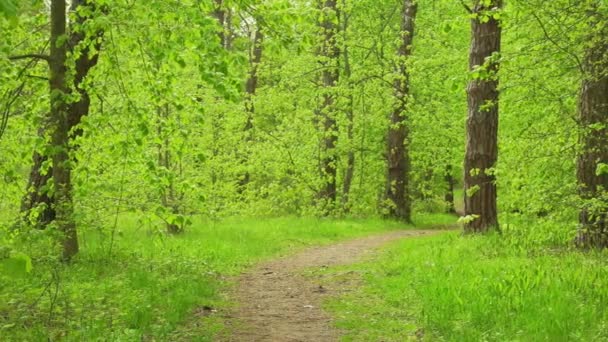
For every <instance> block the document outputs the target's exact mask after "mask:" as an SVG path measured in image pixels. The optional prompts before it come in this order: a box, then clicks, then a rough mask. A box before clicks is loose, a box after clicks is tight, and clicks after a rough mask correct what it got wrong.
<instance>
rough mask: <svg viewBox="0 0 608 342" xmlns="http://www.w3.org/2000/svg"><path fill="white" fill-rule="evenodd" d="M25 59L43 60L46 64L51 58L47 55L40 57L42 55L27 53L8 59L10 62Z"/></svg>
mask: <svg viewBox="0 0 608 342" xmlns="http://www.w3.org/2000/svg"><path fill="white" fill-rule="evenodd" d="M27 58H33V59H42V60H45V61H47V62H49V61H50V60H51V56H49V55H42V54H38V53H28V54H25V55H17V56H9V57H8V59H10V60H11V61H17V60H20V59H27Z"/></svg>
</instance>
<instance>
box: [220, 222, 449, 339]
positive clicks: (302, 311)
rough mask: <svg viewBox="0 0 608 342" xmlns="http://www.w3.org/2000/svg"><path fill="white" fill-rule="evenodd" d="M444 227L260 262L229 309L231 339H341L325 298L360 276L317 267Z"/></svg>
mask: <svg viewBox="0 0 608 342" xmlns="http://www.w3.org/2000/svg"><path fill="white" fill-rule="evenodd" d="M440 232H441V230H402V231H391V232H388V233H381V234H374V235H371V236H368V237H363V238H357V239H354V240H350V241H346V242H342V243H337V244H333V245H329V246H323V247H314V248H310V249H307V250H305V251H303V252H300V253H298V254H295V255H291V256H287V257H282V258H279V259H275V260H272V261H268V262H264V263H261V264H259V265H258V266H257V267H254V268H253V269H250V270H248V271H246V272H245V273H243V274H242V275H241V276H240V277H238V280H237V285H236V287H235V288H234V289H233V292H232V293H231V296H232V297H233V298H232V299H233V300H234V301H236V302H237V305H236V307H235V308H234V309H233V310H232V311H231V312H229V313H228V314H227V317H228V318H227V322H226V327H227V330H231V332H228V333H227V336H224V337H223V338H222V339H223V340H225V341H337V340H338V339H339V337H340V335H341V334H340V331H339V330H338V329H336V328H335V326H334V324H333V322H332V318H331V316H330V315H329V314H328V313H326V312H324V311H323V310H322V302H323V301H325V300H326V299H327V298H328V297H335V296H339V295H342V294H344V293H347V292H350V291H353V290H354V289H356V287H357V284H358V283H360V280H357V279H356V277H347V278H344V279H342V281H340V282H335V281H331V280H329V279H323V278H322V277H317V276H311V274H313V275H314V274H316V272H315V271H316V270H320V269H327V268H330V267H336V266H343V265H350V264H353V263H356V262H359V261H361V260H363V259H368V258H369V257H371V256H373V255H374V253H375V252H376V251H377V250H378V248H380V247H382V246H384V245H386V244H388V243H390V242H393V241H396V240H399V239H404V238H408V237H420V236H425V235H434V234H437V233H440Z"/></svg>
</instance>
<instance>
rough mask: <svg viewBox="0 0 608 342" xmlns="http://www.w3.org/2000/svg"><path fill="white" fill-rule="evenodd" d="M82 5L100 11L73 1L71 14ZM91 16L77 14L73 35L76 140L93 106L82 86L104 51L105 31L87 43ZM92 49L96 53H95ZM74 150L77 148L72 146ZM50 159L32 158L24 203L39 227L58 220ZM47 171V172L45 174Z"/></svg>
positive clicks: (71, 108)
mask: <svg viewBox="0 0 608 342" xmlns="http://www.w3.org/2000/svg"><path fill="white" fill-rule="evenodd" d="M79 6H90V7H91V9H93V11H92V12H95V11H94V10H95V9H96V8H95V7H94V6H93V5H90V4H89V3H88V1H86V0H72V5H71V11H72V12H74V13H77V11H76V10H77V8H78V7H79ZM89 15H92V14H90V13H89V14H87V15H77V16H76V20H75V24H76V25H74V26H73V27H72V29H71V32H70V39H69V46H68V47H67V48H69V49H71V51H72V53H74V52H76V50H78V58H77V59H76V64H75V70H74V72H75V74H74V87H73V90H74V91H76V92H77V93H78V95H79V97H78V100H76V101H75V102H71V103H69V104H67V115H68V116H67V121H68V131H69V132H71V134H70V136H69V138H70V140H74V139H75V138H77V137H79V136H81V135H82V129H80V128H78V124H80V121H81V120H82V118H83V117H84V116H86V115H88V113H89V107H90V104H91V99H90V96H89V94H88V92H87V90H86V89H85V88H83V87H82V84H83V81H84V79H85V77H86V76H87V75H88V73H89V71H90V70H91V69H92V68H93V67H94V66H95V65H97V62H98V60H99V53H98V52H99V51H100V49H101V40H102V38H103V33H104V32H103V31H101V30H100V31H98V32H97V33H96V35H95V36H94V37H92V38H93V42H92V43H90V44H88V43H87V44H83V43H84V42H85V38H86V35H85V32H84V31H83V30H82V29H81V27H82V25H83V24H84V23H85V22H86V21H87V20H89V19H90V17H89ZM91 46H92V47H93V51H95V53H91ZM47 129H48V127H42V128H40V130H39V131H38V135H39V136H45V135H46V133H47V132H46V131H47ZM72 147H73V146H72ZM47 160H48V158H47V157H46V156H44V155H41V154H40V153H38V152H34V154H33V157H32V168H31V171H30V176H29V181H28V186H27V190H26V194H25V195H24V196H23V199H22V202H21V213H22V216H23V217H24V219H25V220H26V222H29V223H34V224H35V225H36V226H37V227H39V228H45V227H46V226H47V225H48V224H49V223H50V222H51V221H53V220H54V219H55V208H54V200H53V197H52V196H50V195H49V193H48V189H47V182H48V181H49V179H51V177H52V174H53V171H52V167H50V168H49V169H48V170H43V164H44V163H45V162H47ZM43 171H44V172H43ZM36 208H38V209H37V210H36V211H37V213H38V216H37V217H32V216H31V214H32V211H33V210H34V209H36Z"/></svg>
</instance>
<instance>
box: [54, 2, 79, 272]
mask: <svg viewBox="0 0 608 342" xmlns="http://www.w3.org/2000/svg"><path fill="white" fill-rule="evenodd" d="M65 34H66V3H65V0H53V1H52V2H51V54H50V61H49V69H50V75H49V86H50V95H51V96H50V97H51V112H50V113H51V131H52V135H51V144H52V149H53V152H52V154H51V158H52V161H53V185H54V190H55V191H54V201H55V211H56V216H55V223H56V224H57V227H58V228H59V230H60V231H61V232H62V233H63V238H62V244H63V253H62V259H63V260H65V261H69V260H70V259H71V258H72V257H73V256H74V255H75V254H76V253H78V235H77V232H76V223H75V222H74V215H73V213H74V205H73V203H72V183H71V168H72V167H71V165H70V159H69V131H70V127H69V123H68V105H67V103H66V96H67V95H68V93H69V89H68V86H67V83H66V56H67V42H65V41H64V42H62V41H61V37H64V36H65Z"/></svg>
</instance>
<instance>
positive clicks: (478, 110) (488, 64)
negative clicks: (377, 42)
mask: <svg viewBox="0 0 608 342" xmlns="http://www.w3.org/2000/svg"><path fill="white" fill-rule="evenodd" d="M487 3H488V1H482V0H476V3H475V6H474V8H473V10H472V15H473V18H472V19H471V50H470V55H469V68H470V70H471V71H473V70H477V69H478V68H479V69H483V70H484V71H485V73H483V74H486V75H488V76H483V77H476V78H474V79H472V80H471V81H470V82H469V85H468V87H467V93H468V104H469V113H468V118H467V144H466V156H465V169H464V172H465V174H464V188H465V215H466V216H471V217H472V218H474V219H473V220H471V221H468V222H467V223H466V224H465V227H464V229H465V231H466V232H469V233H471V232H486V231H488V230H491V229H498V218H497V212H496V182H495V176H494V172H493V168H494V166H495V164H496V160H497V158H498V95H499V93H498V67H499V63H498V58H499V55H498V54H499V53H500V40H501V27H500V21H499V20H498V19H495V17H494V16H493V15H492V14H494V13H497V12H498V11H500V10H501V7H502V0H491V1H489V5H488V4H487Z"/></svg>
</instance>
